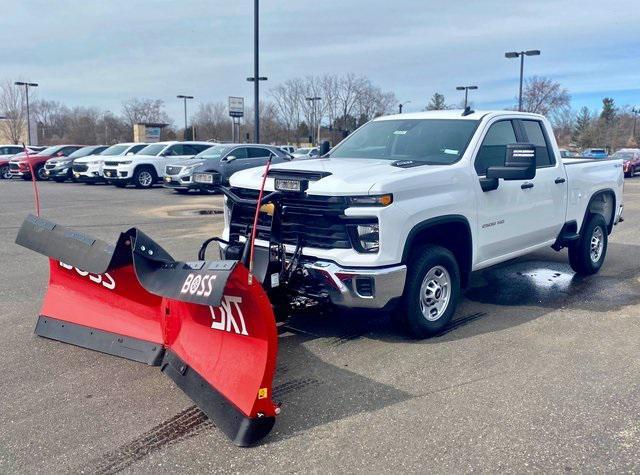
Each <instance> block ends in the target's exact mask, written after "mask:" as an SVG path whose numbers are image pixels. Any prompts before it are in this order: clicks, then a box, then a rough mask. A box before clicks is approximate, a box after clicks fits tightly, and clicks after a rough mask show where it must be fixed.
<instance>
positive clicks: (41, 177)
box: [36, 165, 49, 181]
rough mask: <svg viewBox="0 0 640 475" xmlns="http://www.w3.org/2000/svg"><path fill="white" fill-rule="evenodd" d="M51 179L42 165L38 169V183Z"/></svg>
mask: <svg viewBox="0 0 640 475" xmlns="http://www.w3.org/2000/svg"><path fill="white" fill-rule="evenodd" d="M48 179H49V175H47V173H46V170H45V169H44V165H40V166H39V167H38V168H36V180H38V181H46V180H48Z"/></svg>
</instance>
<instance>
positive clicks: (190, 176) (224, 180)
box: [164, 144, 293, 193]
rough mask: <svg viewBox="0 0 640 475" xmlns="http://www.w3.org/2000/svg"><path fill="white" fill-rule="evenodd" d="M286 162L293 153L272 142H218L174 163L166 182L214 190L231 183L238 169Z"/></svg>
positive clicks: (178, 187) (175, 187) (181, 188)
mask: <svg viewBox="0 0 640 475" xmlns="http://www.w3.org/2000/svg"><path fill="white" fill-rule="evenodd" d="M269 157H271V158H272V163H283V162H287V161H290V160H292V159H293V157H292V156H291V155H289V154H288V153H287V152H285V151H283V150H282V149H280V147H275V146H271V145H261V144H225V145H216V146H214V147H211V148H210V149H208V150H205V151H204V152H202V153H200V154H198V155H196V156H195V157H193V158H192V159H189V160H181V161H179V162H174V163H171V164H169V165H168V166H167V168H166V170H165V178H164V186H165V187H166V188H171V189H173V190H176V191H177V192H178V193H186V192H188V191H189V190H202V191H213V190H215V188H217V187H218V186H220V185H226V184H228V183H229V177H231V175H233V174H234V173H235V172H237V171H240V170H245V169H247V168H253V167H259V166H262V165H264V164H265V163H267V160H268V159H269Z"/></svg>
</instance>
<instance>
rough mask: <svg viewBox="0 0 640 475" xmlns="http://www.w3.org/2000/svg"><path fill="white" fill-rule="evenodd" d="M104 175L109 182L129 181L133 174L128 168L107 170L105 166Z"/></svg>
mask: <svg viewBox="0 0 640 475" xmlns="http://www.w3.org/2000/svg"><path fill="white" fill-rule="evenodd" d="M102 174H103V175H104V178H105V179H107V180H129V179H130V178H131V176H132V174H133V173H132V172H131V170H129V169H128V168H124V167H117V168H107V167H106V166H105V167H104V169H103V170H102Z"/></svg>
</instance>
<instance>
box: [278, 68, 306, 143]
mask: <svg viewBox="0 0 640 475" xmlns="http://www.w3.org/2000/svg"><path fill="white" fill-rule="evenodd" d="M303 90H304V85H303V81H302V80H301V79H289V80H288V81H285V82H284V83H282V84H279V85H278V86H276V87H275V88H273V89H271V91H269V96H270V97H271V100H272V101H273V106H274V109H275V112H276V116H277V118H278V120H279V121H280V123H281V124H282V125H283V126H284V128H285V129H286V131H287V142H295V143H299V138H298V136H297V133H298V129H299V127H300V120H301V114H302V105H303V104H302V101H303V100H304V97H303V95H304V94H303Z"/></svg>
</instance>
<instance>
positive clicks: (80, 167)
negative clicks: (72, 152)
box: [73, 163, 89, 172]
mask: <svg viewBox="0 0 640 475" xmlns="http://www.w3.org/2000/svg"><path fill="white" fill-rule="evenodd" d="M87 170H89V165H76V164H75V163H74V164H73V171H74V172H86V171H87Z"/></svg>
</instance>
